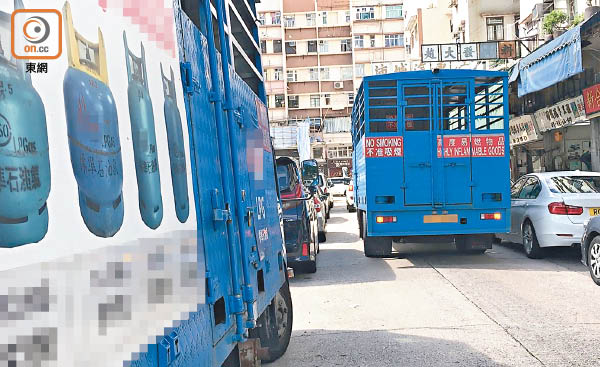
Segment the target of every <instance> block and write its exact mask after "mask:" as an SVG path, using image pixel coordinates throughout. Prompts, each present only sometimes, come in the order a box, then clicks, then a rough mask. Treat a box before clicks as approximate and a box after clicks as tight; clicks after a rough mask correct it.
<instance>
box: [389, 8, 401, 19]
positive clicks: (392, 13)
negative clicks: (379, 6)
mask: <svg viewBox="0 0 600 367" xmlns="http://www.w3.org/2000/svg"><path fill="white" fill-rule="evenodd" d="M385 17H386V18H402V5H388V6H386V7H385Z"/></svg>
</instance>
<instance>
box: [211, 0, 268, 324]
mask: <svg viewBox="0 0 600 367" xmlns="http://www.w3.org/2000/svg"><path fill="white" fill-rule="evenodd" d="M207 1H208V0H207ZM225 20H226V19H225V1H224V0H217V23H218V24H219V42H220V44H221V68H222V69H223V84H224V86H225V111H226V112H227V120H228V127H229V143H230V144H231V142H233V141H234V138H235V136H234V131H236V129H238V130H239V129H241V128H243V127H242V126H241V125H236V120H235V117H234V115H233V97H232V92H231V79H230V74H229V70H230V69H229V60H230V55H229V50H230V48H229V40H228V39H227V36H226V35H225ZM238 113H240V114H241V110H240V111H238ZM239 118H240V119H241V118H242V116H241V115H240V116H239ZM230 152H231V145H230ZM232 163H233V173H234V174H233V182H234V189H235V195H236V199H237V200H236V204H237V211H238V216H237V219H238V228H239V231H240V244H241V246H242V254H243V255H245V254H250V245H249V244H248V239H247V238H246V236H245V232H246V228H247V227H248V229H251V228H252V224H251V223H252V219H253V218H252V217H253V210H252V209H251V205H250V206H248V207H244V204H245V195H243V194H242V183H241V182H240V177H241V176H242V171H241V170H240V167H239V164H238V161H237V160H236V159H232ZM243 214H245V215H243ZM245 217H246V218H247V219H248V221H247V222H246V221H245V220H244V219H245ZM254 264H255V267H257V266H258V265H257V263H256V262H254ZM242 273H243V275H244V285H243V286H242V295H243V300H244V302H246V306H247V307H246V308H247V311H248V319H247V321H246V327H247V328H254V327H256V315H255V314H254V305H256V297H255V295H254V290H253V289H252V279H251V276H250V269H249V261H248V259H244V258H243V256H242Z"/></svg>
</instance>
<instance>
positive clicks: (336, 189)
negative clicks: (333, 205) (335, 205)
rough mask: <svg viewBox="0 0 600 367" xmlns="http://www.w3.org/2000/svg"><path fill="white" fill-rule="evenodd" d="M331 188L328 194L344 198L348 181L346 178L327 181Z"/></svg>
mask: <svg viewBox="0 0 600 367" xmlns="http://www.w3.org/2000/svg"><path fill="white" fill-rule="evenodd" d="M329 182H331V186H330V187H329V192H330V193H331V195H333V196H344V195H346V186H348V184H349V183H350V179H349V178H346V177H332V178H330V179H329Z"/></svg>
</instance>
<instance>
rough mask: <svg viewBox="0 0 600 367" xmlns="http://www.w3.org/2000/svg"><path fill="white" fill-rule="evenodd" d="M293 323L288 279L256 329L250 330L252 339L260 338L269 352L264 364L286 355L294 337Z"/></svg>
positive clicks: (259, 319)
mask: <svg viewBox="0 0 600 367" xmlns="http://www.w3.org/2000/svg"><path fill="white" fill-rule="evenodd" d="M293 321H294V313H293V306H292V296H291V294H290V285H289V283H288V281H287V279H286V281H285V283H284V284H283V286H281V288H280V289H279V291H278V292H277V294H276V295H275V297H274V298H273V300H272V301H271V304H270V305H269V306H268V307H267V309H266V310H265V312H263V314H262V315H260V317H259V318H258V322H257V326H256V328H254V329H251V330H250V338H259V339H260V344H261V346H262V347H263V348H267V350H268V353H267V356H265V357H263V359H262V362H264V363H271V362H274V361H276V360H277V359H279V358H280V357H281V356H283V355H284V354H285V351H286V350H287V348H288V345H289V344H290V338H291V336H292V324H293Z"/></svg>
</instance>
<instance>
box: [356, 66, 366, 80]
mask: <svg viewBox="0 0 600 367" xmlns="http://www.w3.org/2000/svg"><path fill="white" fill-rule="evenodd" d="M354 73H355V74H356V76H357V77H362V76H364V75H365V64H356V70H354Z"/></svg>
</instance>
